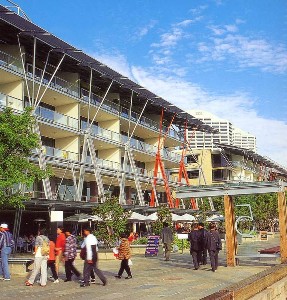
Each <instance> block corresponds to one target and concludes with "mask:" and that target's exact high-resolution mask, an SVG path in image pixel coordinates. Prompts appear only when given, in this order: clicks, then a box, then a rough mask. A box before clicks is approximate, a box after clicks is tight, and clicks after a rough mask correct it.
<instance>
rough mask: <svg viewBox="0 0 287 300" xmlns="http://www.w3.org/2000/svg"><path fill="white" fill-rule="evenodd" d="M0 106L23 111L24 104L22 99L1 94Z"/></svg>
mask: <svg viewBox="0 0 287 300" xmlns="http://www.w3.org/2000/svg"><path fill="white" fill-rule="evenodd" d="M0 105H1V106H4V107H11V108H13V109H16V110H20V111H23V108H24V102H23V101H22V100H20V99H17V98H14V97H11V96H8V95H5V94H2V93H0Z"/></svg>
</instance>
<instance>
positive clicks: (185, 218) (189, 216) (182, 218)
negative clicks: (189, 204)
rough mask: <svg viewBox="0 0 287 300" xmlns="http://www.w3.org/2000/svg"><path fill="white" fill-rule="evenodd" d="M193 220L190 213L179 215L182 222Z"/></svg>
mask: <svg viewBox="0 0 287 300" xmlns="http://www.w3.org/2000/svg"><path fill="white" fill-rule="evenodd" d="M194 220H195V217H194V216H192V215H190V214H184V215H182V216H181V221H183V222H192V221H194Z"/></svg>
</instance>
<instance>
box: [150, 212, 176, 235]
mask: <svg viewBox="0 0 287 300" xmlns="http://www.w3.org/2000/svg"><path fill="white" fill-rule="evenodd" d="M157 217H158V219H157V220H156V221H155V222H153V223H152V224H151V227H152V231H153V232H154V234H158V235H159V234H161V231H162V228H163V222H167V223H168V224H169V226H170V227H172V217H171V212H170V210H169V208H168V207H167V206H159V207H158V209H157Z"/></svg>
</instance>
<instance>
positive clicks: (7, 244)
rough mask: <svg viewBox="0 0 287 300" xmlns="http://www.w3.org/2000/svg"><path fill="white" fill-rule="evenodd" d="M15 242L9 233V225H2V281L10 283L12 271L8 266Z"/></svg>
mask: <svg viewBox="0 0 287 300" xmlns="http://www.w3.org/2000/svg"><path fill="white" fill-rule="evenodd" d="M14 245H15V242H14V240H13V236H12V234H11V233H10V232H9V228H8V225H7V224H5V223H2V224H1V225H0V249H1V264H0V276H1V275H2V276H3V277H1V278H0V279H2V280H6V281H9V280H10V271H9V265H8V259H9V256H10V254H11V252H12V248H13V247H14Z"/></svg>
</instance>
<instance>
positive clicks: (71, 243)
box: [64, 228, 81, 282]
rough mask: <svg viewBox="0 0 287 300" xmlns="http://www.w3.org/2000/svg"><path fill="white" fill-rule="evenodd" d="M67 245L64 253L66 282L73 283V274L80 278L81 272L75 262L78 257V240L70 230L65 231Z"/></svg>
mask: <svg viewBox="0 0 287 300" xmlns="http://www.w3.org/2000/svg"><path fill="white" fill-rule="evenodd" d="M65 235H66V243H65V251H64V259H65V272H66V279H65V280H64V282H67V281H72V275H73V273H74V274H75V275H76V276H77V277H80V275H81V274H80V272H79V271H78V270H77V269H76V268H75V266H74V260H75V258H76V256H77V239H76V237H75V236H74V235H72V234H71V230H70V229H68V228H67V229H65Z"/></svg>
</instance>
